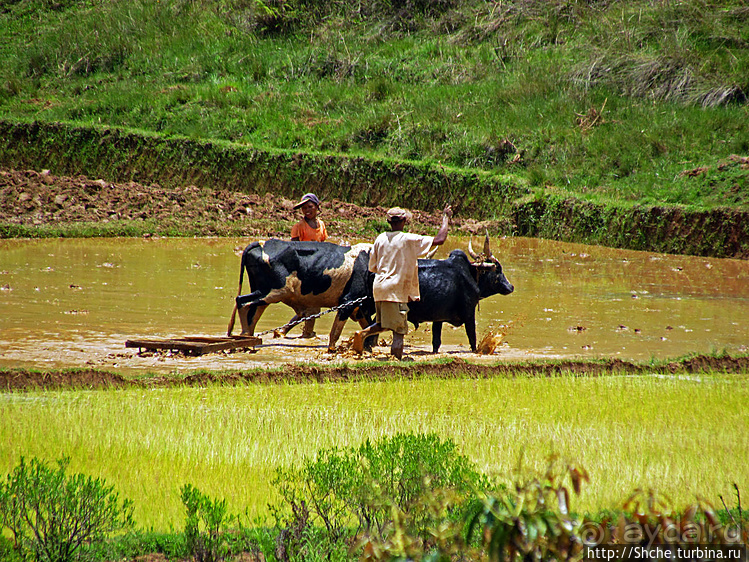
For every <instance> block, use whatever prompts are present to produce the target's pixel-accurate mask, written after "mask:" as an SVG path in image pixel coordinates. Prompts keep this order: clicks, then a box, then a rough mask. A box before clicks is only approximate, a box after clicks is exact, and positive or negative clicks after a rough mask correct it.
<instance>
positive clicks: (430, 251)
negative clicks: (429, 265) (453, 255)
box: [426, 246, 440, 260]
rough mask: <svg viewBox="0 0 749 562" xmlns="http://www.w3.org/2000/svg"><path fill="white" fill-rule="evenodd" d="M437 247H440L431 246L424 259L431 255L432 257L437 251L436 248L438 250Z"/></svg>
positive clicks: (429, 257) (430, 257) (429, 258)
mask: <svg viewBox="0 0 749 562" xmlns="http://www.w3.org/2000/svg"><path fill="white" fill-rule="evenodd" d="M439 248H440V247H439V246H435V247H434V248H432V249H431V250H429V251H428V252H427V255H426V259H428V260H431V259H432V257H434V254H436V253H437V250H439Z"/></svg>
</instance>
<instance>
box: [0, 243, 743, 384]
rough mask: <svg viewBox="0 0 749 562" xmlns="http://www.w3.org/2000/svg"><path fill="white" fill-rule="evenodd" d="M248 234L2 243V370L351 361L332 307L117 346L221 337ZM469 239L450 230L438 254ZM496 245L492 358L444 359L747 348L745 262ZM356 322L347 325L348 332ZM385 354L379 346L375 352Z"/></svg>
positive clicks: (450, 338)
mask: <svg viewBox="0 0 749 562" xmlns="http://www.w3.org/2000/svg"><path fill="white" fill-rule="evenodd" d="M248 242H249V241H248V240H240V239H217V238H205V239H181V238H173V239H171V238H170V239H167V238H159V239H53V240H3V241H0V367H11V366H14V367H33V368H56V367H83V366H95V367H102V368H109V369H115V370H121V371H133V370H135V371H141V370H142V371H145V370H148V371H157V372H170V371H182V370H194V369H198V368H210V369H224V368H226V369H235V368H251V367H259V366H264V365H268V364H283V363H287V362H301V361H315V362H323V363H324V362H331V361H341V360H345V361H351V360H354V359H353V356H352V355H351V354H350V353H346V352H342V353H339V354H336V355H331V354H328V353H327V352H326V348H327V332H328V330H329V329H330V325H331V323H332V319H333V314H329V315H326V316H323V317H322V318H320V319H319V320H318V321H317V326H316V332H317V334H318V336H317V337H316V338H313V339H311V340H310V339H301V338H299V337H298V336H299V335H300V334H301V327H297V328H294V329H293V330H292V331H291V332H290V333H289V337H287V338H282V339H274V338H273V337H272V336H271V335H266V336H264V337H263V344H262V345H261V346H259V347H258V348H257V349H256V350H255V351H253V352H236V353H220V354H210V355H207V356H202V357H185V356H182V355H170V354H163V353H162V354H152V353H146V354H142V355H139V354H138V351H137V350H133V349H127V348H125V346H124V344H125V341H126V340H128V339H138V338H143V337H184V336H196V335H203V336H223V335H225V333H226V327H227V324H228V320H229V316H230V314H231V311H232V307H233V299H234V296H235V295H236V291H237V282H238V277H239V253H240V252H241V249H242V248H243V247H244V246H245V245H246V244H247V243H248ZM467 243H468V241H467V239H461V238H455V237H451V238H450V239H449V240H448V242H447V244H446V245H445V246H444V247H443V249H441V250H440V252H439V253H438V254H437V257H445V256H446V255H447V253H448V252H449V251H450V250H452V249H453V248H456V247H457V248H462V249H465V248H466V247H467ZM476 245H478V244H476ZM492 247H493V249H494V250H495V254H497V255H498V256H499V257H500V260H501V261H502V264H503V267H504V270H505V273H506V275H507V277H508V279H509V280H510V281H511V282H512V283H513V284H514V285H515V292H514V293H513V294H512V295H509V296H500V295H497V296H494V297H491V298H489V299H486V300H484V301H482V302H481V304H480V308H479V311H478V313H477V324H478V326H477V333H478V337H479V339H481V337H482V336H483V335H485V334H487V333H490V332H494V333H497V332H503V333H505V335H504V338H503V343H502V345H500V346H499V347H498V348H497V350H496V352H495V353H494V354H493V355H491V356H478V355H474V354H472V353H471V352H470V348H469V347H468V344H467V339H466V336H465V331H464V329H463V328H462V327H461V328H452V327H451V326H445V329H444V330H443V347H442V349H441V351H442V352H443V353H446V354H449V355H450V356H460V357H464V358H466V359H469V360H490V361H497V360H522V359H537V358H563V357H564V358H571V357H581V358H589V359H590V358H598V357H619V358H622V359H634V360H647V359H649V358H651V357H653V358H673V357H678V356H681V355H684V354H687V353H710V352H713V351H723V350H726V351H729V352H732V353H736V352H746V351H747V350H748V347H747V346H749V320H748V319H749V262H744V261H738V260H721V259H713V258H700V257H692V256H674V255H665V254H652V253H646V252H633V251H625V250H614V249H609V248H602V247H596V246H583V245H574V244H564V243H559V242H551V241H544V240H536V239H526V238H507V239H495V240H493V241H492ZM245 290H246V292H249V288H248V286H247V283H246V281H245ZM292 315H293V311H292V310H291V309H290V308H288V307H286V306H284V305H280V304H279V305H274V306H271V307H269V308H268V310H267V311H266V313H265V315H264V316H263V318H262V319H261V321H260V324H259V325H258V330H259V331H264V330H268V329H271V328H274V327H278V326H281V325H283V324H284V323H286V322H287V321H289V320H290V319H291V317H292ZM355 329H356V325H355V324H354V323H351V322H349V323H348V325H347V328H346V330H345V331H344V334H343V340H346V339H347V338H348V337H350V336H351V334H352V333H353V331H354V330H355ZM236 331H237V328H235V332H236ZM343 340H342V341H343ZM430 342H431V333H430V332H429V326H428V325H422V326H421V327H420V328H419V329H418V330H415V331H412V332H411V333H410V334H409V335H408V336H407V338H406V345H407V347H406V352H407V353H409V354H410V355H411V356H412V357H414V358H416V359H422V358H424V359H428V358H432V357H433V356H432V355H431V354H429V353H428V351H429V350H430V349H431V345H430ZM386 354H387V347H380V348H377V353H376V354H375V356H376V357H378V358H379V357H381V358H383V359H384V358H386ZM365 358H366V356H365Z"/></svg>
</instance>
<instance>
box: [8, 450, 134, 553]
mask: <svg viewBox="0 0 749 562" xmlns="http://www.w3.org/2000/svg"><path fill="white" fill-rule="evenodd" d="M69 463H70V459H69V458H68V457H63V458H62V459H60V460H58V461H57V468H53V467H50V466H49V465H48V464H47V463H46V462H45V461H40V460H38V459H36V458H33V459H31V461H30V462H28V463H27V462H26V460H25V459H24V458H23V457H22V458H21V462H20V464H19V465H18V466H17V467H16V468H15V469H14V470H13V472H12V473H10V474H9V475H8V476H7V479H6V481H5V482H3V483H0V524H1V525H2V527H3V528H7V529H9V530H10V532H11V533H12V535H13V541H14V544H15V549H16V551H17V552H18V553H19V554H20V555H21V556H22V557H26V556H33V557H34V559H35V560H39V561H41V562H67V561H68V560H73V559H74V558H75V557H76V556H77V553H78V552H79V549H80V548H81V546H83V545H84V544H91V543H96V542H100V541H102V540H103V539H104V538H105V537H106V536H107V535H109V534H110V533H112V532H114V531H118V530H121V529H124V528H127V527H129V526H131V525H132V522H133V521H132V513H133V505H132V502H131V501H130V500H124V501H123V502H122V503H120V501H119V497H118V494H117V493H116V492H114V489H113V487H112V486H107V485H106V484H105V483H104V480H102V479H99V478H92V477H91V476H85V475H83V474H74V475H70V476H68V475H67V474H66V470H67V467H68V464H69Z"/></svg>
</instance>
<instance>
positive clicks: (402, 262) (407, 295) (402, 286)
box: [353, 205, 453, 359]
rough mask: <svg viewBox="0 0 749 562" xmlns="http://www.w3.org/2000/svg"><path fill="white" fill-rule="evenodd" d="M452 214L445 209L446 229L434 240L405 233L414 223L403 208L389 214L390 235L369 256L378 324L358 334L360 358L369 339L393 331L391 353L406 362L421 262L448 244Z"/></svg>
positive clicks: (355, 344)
mask: <svg viewBox="0 0 749 562" xmlns="http://www.w3.org/2000/svg"><path fill="white" fill-rule="evenodd" d="M452 214H453V212H452V208H451V207H450V205H447V206H445V208H444V210H443V211H442V226H441V227H440V229H439V231H438V232H437V235H436V236H435V237H431V236H420V235H418V234H411V233H408V232H404V231H403V229H404V228H405V226H406V223H407V222H408V221H409V220H410V219H411V213H410V212H409V211H407V210H405V209H401V208H400V207H394V208H392V209H390V210H389V211H388V213H387V215H388V223H390V232H383V233H382V234H380V235H379V236H378V237H377V239H376V240H375V242H374V245H373V246H372V252H371V253H370V254H369V271H371V272H372V273H374V274H375V280H374V287H373V293H374V300H375V307H376V310H377V317H376V320H375V323H374V324H372V325H371V326H369V327H367V328H365V329H364V330H360V331H358V332H356V333H355V334H354V342H353V348H354V351H356V352H357V353H359V354H361V353H362V352H363V351H364V340H365V339H366V338H367V337H368V336H372V335H375V334H379V333H380V332H384V331H385V330H392V331H393V344H392V346H391V348H390V351H391V353H392V354H393V355H395V357H396V358H398V359H402V358H403V336H405V335H406V334H407V333H408V322H407V317H408V303H409V302H412V301H418V300H419V298H420V295H419V268H418V258H419V256H421V255H424V254H426V253H427V252H428V251H429V249H430V248H432V247H433V246H440V245H442V244H444V242H445V240H447V231H448V229H449V225H450V217H452Z"/></svg>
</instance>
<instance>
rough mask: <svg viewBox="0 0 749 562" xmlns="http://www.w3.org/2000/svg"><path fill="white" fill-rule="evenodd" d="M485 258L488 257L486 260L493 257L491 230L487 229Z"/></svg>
mask: <svg viewBox="0 0 749 562" xmlns="http://www.w3.org/2000/svg"><path fill="white" fill-rule="evenodd" d="M484 256H486V259H489V258H490V257H492V249H491V248H490V247H489V229H486V239H485V240H484Z"/></svg>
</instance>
